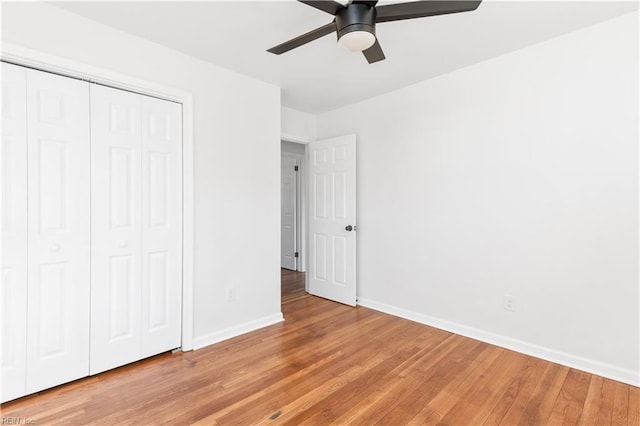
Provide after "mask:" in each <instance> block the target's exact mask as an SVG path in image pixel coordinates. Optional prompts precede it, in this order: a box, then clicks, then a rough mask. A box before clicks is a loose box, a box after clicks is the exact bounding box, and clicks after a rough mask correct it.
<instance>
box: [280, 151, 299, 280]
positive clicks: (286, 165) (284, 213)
mask: <svg viewBox="0 0 640 426" xmlns="http://www.w3.org/2000/svg"><path fill="white" fill-rule="evenodd" d="M281 157H282V160H281V163H280V169H281V170H280V175H281V183H280V185H281V188H280V212H281V221H280V226H281V245H280V250H281V257H280V259H281V260H280V265H281V267H282V268H286V269H291V270H294V271H295V270H296V266H297V265H296V260H297V259H296V250H297V248H296V238H297V235H296V216H297V211H296V207H297V197H296V195H297V176H296V175H297V168H298V160H297V159H296V158H295V157H291V156H288V155H284V154H282V156H281Z"/></svg>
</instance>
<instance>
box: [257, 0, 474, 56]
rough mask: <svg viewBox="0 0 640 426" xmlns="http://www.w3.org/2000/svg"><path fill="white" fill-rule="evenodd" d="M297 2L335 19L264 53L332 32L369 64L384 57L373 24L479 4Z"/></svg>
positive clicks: (357, 0) (439, 0)
mask: <svg viewBox="0 0 640 426" xmlns="http://www.w3.org/2000/svg"><path fill="white" fill-rule="evenodd" d="M298 1H299V2H300V3H304V4H306V5H309V6H311V7H315V8H316V9H319V10H322V11H323V12H327V13H329V14H331V15H333V16H334V17H335V18H334V19H333V21H331V22H330V23H328V24H327V25H323V26H322V27H320V28H316V29H315V30H311V31H309V32H308V33H306V34H303V35H301V36H298V37H296V38H293V39H291V40H289V41H285V42H284V43H282V44H279V45H277V46H275V47H272V48H271V49H268V50H267V52H271V53H274V54H276V55H280V54H282V53H284V52H288V51H289V50H292V49H295V48H296V47H300V46H302V45H303V44H307V43H309V42H310V41H313V40H316V39H318V38H320V37H323V36H325V35H327V34H330V33H332V32H334V31H335V32H336V33H337V35H338V42H339V43H340V44H342V45H343V46H345V47H346V48H347V49H349V50H350V51H352V52H362V53H363V54H364V57H365V58H366V59H367V61H368V62H369V63H370V64H372V63H374V62H378V61H381V60H383V59H384V58H385V57H384V53H383V52H382V48H381V47H380V44H379V43H378V40H377V38H376V35H375V34H376V24H377V23H379V22H390V21H400V20H402V19H414V18H424V17H427V16H434V15H446V14H449V13H458V12H469V11H472V10H476V9H477V8H478V6H480V3H481V2H482V0H477V1H442V0H435V1H433V0H431V1H413V2H406V3H396V4H386V5H382V6H376V3H378V1H377V0H374V1H364V0H350V1H349V3H348V4H346V5H343V4H340V3H337V2H335V1H305V0H298Z"/></svg>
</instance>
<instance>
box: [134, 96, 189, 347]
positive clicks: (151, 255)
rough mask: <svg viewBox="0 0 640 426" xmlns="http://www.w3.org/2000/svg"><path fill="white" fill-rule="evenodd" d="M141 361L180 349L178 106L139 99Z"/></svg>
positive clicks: (180, 197) (179, 116)
mask: <svg viewBox="0 0 640 426" xmlns="http://www.w3.org/2000/svg"><path fill="white" fill-rule="evenodd" d="M142 158H143V161H142V194H143V197H142V256H143V257H142V357H143V358H144V357H147V356H151V355H155V354H157V353H160V352H164V351H167V350H170V349H174V348H177V347H179V346H180V344H181V306H182V106H181V105H180V104H176V103H173V102H169V101H163V100H159V99H155V98H151V97H147V96H143V97H142Z"/></svg>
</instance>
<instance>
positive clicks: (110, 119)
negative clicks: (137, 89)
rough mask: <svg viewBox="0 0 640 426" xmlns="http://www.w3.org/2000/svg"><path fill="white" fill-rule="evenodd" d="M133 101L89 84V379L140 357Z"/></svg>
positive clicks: (136, 100)
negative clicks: (90, 254) (91, 375)
mask: <svg viewBox="0 0 640 426" xmlns="http://www.w3.org/2000/svg"><path fill="white" fill-rule="evenodd" d="M140 140H141V138H140V96H139V95H137V94H134V93H130V92H126V91H123V90H116V89H112V88H109V87H104V86H98V85H94V84H92V85H91V190H92V197H91V253H92V256H91V274H92V275H91V374H96V373H99V372H101V371H105V370H108V369H111V368H114V367H117V366H120V365H123V364H127V363H130V362H133V361H136V360H138V359H139V358H140V356H139V355H140V338H141V337H140V336H141V334H140V330H141V316H140V306H141V303H142V299H141V289H142V287H141V281H142V245H141V242H142V240H141V238H142V226H141V222H142V213H141V212H142V210H141V203H142V194H141V189H142V183H141V162H142V160H141V144H140Z"/></svg>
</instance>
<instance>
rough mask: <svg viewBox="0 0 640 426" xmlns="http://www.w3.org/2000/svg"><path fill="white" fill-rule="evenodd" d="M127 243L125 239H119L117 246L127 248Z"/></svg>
mask: <svg viewBox="0 0 640 426" xmlns="http://www.w3.org/2000/svg"><path fill="white" fill-rule="evenodd" d="M128 245H129V243H128V242H126V241H124V240H122V241H120V243H119V244H118V247H120V248H127V246H128Z"/></svg>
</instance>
